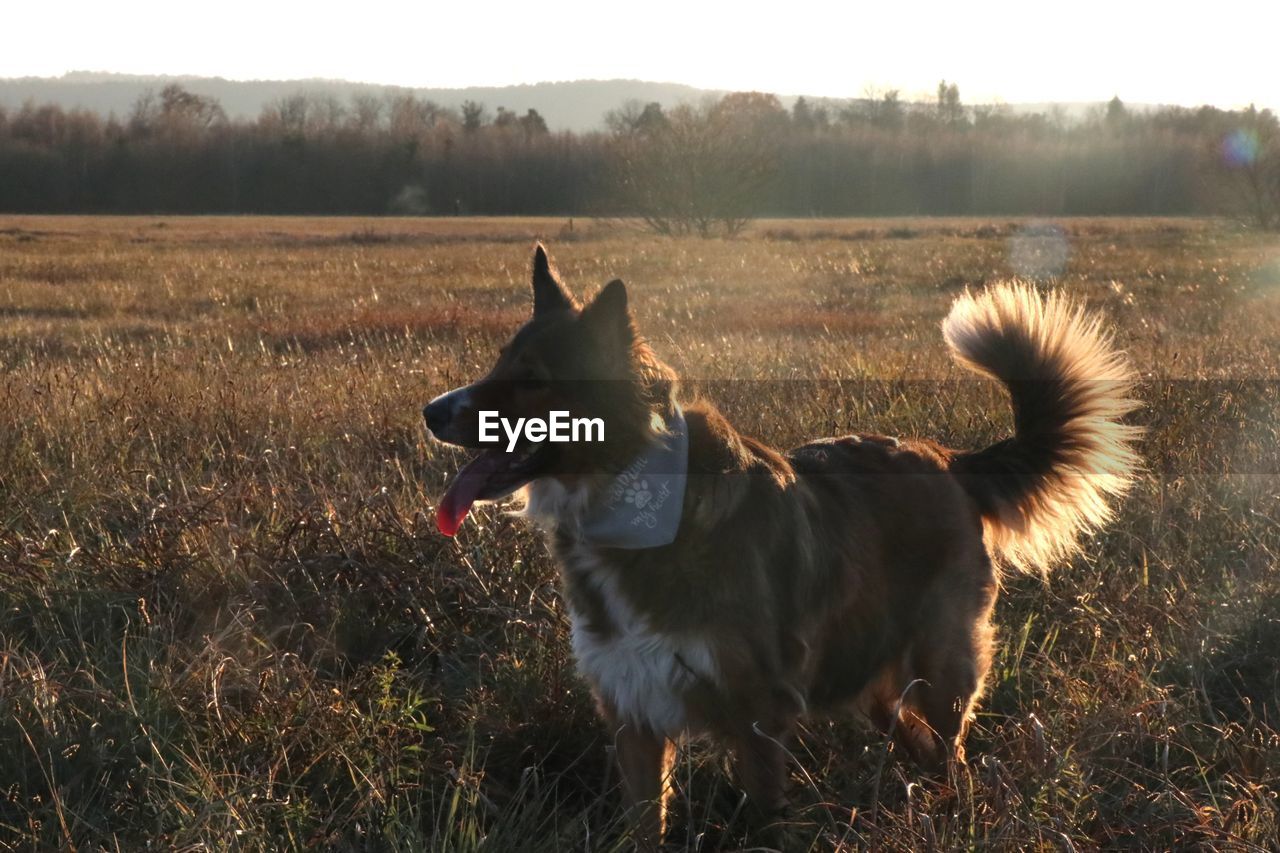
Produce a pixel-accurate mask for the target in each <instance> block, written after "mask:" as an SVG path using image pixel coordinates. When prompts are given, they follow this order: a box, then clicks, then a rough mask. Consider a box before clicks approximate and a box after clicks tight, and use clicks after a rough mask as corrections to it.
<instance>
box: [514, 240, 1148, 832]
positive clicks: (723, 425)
mask: <svg viewBox="0 0 1280 853" xmlns="http://www.w3.org/2000/svg"><path fill="white" fill-rule="evenodd" d="M538 257H539V258H540V260H535V275H534V282H535V292H538V293H539V300H540V304H541V305H542V306H543V307H541V308H540V309H539V311H537V312H535V316H534V318H533V320H531V321H530V323H529V324H527V325H526V327H525V328H524V329H523V330H521V332H520V333H519V335H517V337H516V338H515V339H514V340H513V343H512V344H511V345H509V346H508V348H507V349H505V350H504V355H503V357H502V359H501V360H500V362H499V367H498V368H495V371H494V374H492V375H491V377H490V379H500V378H502V375H503V372H504V370H508V369H509V368H504V367H503V365H507V364H515V363H519V364H522V365H526V366H525V367H521V368H520V369H521V370H528V369H534V370H537V371H540V375H542V374H549V375H550V376H551V380H550V385H549V387H550V389H551V390H550V391H548V392H547V393H556V389H558V388H560V387H561V386H560V385H558V384H557V378H559V377H565V378H571V379H573V380H581V379H590V380H601V381H604V384H603V385H602V387H601V390H598V391H592V392H589V393H587V392H583V395H582V396H581V397H580V398H578V399H575V400H572V401H570V402H569V403H565V404H564V405H567V406H569V407H571V408H573V409H574V410H575V411H580V412H590V413H598V414H602V415H603V416H604V417H605V418H606V423H607V424H608V426H607V428H606V437H607V436H608V435H609V434H610V433H609V432H608V430H610V429H615V428H616V429H615V433H614V434H616V435H617V436H618V438H617V439H616V440H615V441H612V442H608V443H607V444H606V446H604V447H597V448H592V449H583V451H582V453H583V455H582V456H580V457H575V456H574V455H573V452H572V451H568V452H567V455H562V456H561V457H559V458H558V461H557V463H556V467H554V468H549V469H548V470H547V471H545V472H542V474H541V476H539V477H538V478H537V479H536V480H534V482H533V483H532V484H531V485H530V486H529V487H528V493H527V500H528V513H529V514H530V515H531V516H532V517H534V518H535V519H536V520H538V521H539V522H540V523H541V524H542V525H543V526H544V527H545V528H546V529H547V531H548V538H549V542H550V544H551V547H552V549H553V551H554V552H555V555H556V557H557V561H558V562H559V564H560V567H561V573H562V580H563V586H564V595H565V601H566V605H567V607H568V610H569V612H570V616H571V618H572V620H573V638H574V648H575V653H576V654H577V656H578V660H579V666H580V669H581V670H582V671H583V674H584V675H585V676H586V677H587V679H588V681H589V682H591V684H592V687H593V689H594V690H595V693H596V696H597V698H598V700H599V703H600V706H601V710H602V712H603V715H604V717H605V719H606V721H607V722H608V725H609V726H610V731H611V733H612V734H613V735H614V738H615V745H616V748H617V752H618V760H619V766H620V768H621V770H622V776H623V783H624V785H623V787H624V792H625V793H626V795H627V799H628V801H629V802H631V803H633V804H634V808H635V810H636V811H635V814H636V820H637V833H638V837H639V838H640V839H641V840H642V842H644V843H646V844H652V843H654V842H655V841H656V839H658V838H659V837H660V836H661V833H662V830H663V826H664V813H665V802H666V801H667V799H668V797H669V792H670V785H669V780H668V779H666V778H665V777H666V774H667V773H669V770H670V763H671V743H672V742H674V741H675V740H677V739H678V738H679V737H681V736H682V735H684V734H687V733H695V734H708V735H711V736H713V737H715V738H718V739H720V740H721V741H722V742H724V743H726V744H727V745H729V746H730V747H731V748H732V749H733V751H734V752H735V754H736V755H737V760H738V765H737V766H738V777H739V780H740V781H741V783H742V785H743V786H744V788H745V789H746V791H747V793H748V795H749V798H750V799H751V800H752V801H754V802H755V803H756V805H757V806H758V807H760V808H761V809H763V810H764V811H766V812H767V811H772V810H775V809H778V808H780V807H781V806H782V805H783V803H784V802H785V782H786V771H785V756H786V752H785V743H786V740H787V737H788V736H789V734H790V733H791V731H792V730H793V728H794V726H795V724H796V721H797V720H798V719H799V718H800V716H801V715H803V714H805V713H810V712H814V711H826V712H830V711H837V710H840V709H842V708H854V707H856V708H858V709H860V710H861V711H862V712H863V713H865V714H866V716H867V717H868V718H870V719H871V720H872V721H873V722H874V723H875V724H877V725H878V726H880V727H881V728H882V729H883V730H885V731H886V732H888V731H892V732H893V734H894V737H895V738H896V739H897V740H898V742H899V743H900V744H901V745H902V747H903V748H904V749H906V750H907V751H908V752H909V753H910V754H911V755H912V756H914V757H915V758H916V759H917V760H918V761H920V762H921V763H923V764H925V765H928V766H931V767H939V768H940V767H944V766H946V764H947V763H948V762H950V761H953V760H963V756H964V753H963V741H964V736H965V732H966V729H967V727H968V725H969V721H970V719H971V718H972V713H973V708H974V705H975V703H976V701H977V700H978V698H979V696H980V695H981V692H982V689H983V683H984V680H985V678H986V675H987V671H988V669H989V666H990V662H991V653H992V642H993V628H992V626H991V612H992V609H993V607H994V604H995V600H996V593H997V588H998V582H997V581H998V578H997V573H996V570H995V568H994V565H993V560H992V557H993V556H999V557H1001V558H1003V559H1005V560H1007V561H1009V562H1011V563H1013V564H1014V565H1017V566H1021V567H1026V568H1031V567H1035V568H1040V569H1042V570H1045V569H1048V568H1049V567H1050V566H1051V565H1053V564H1054V563H1055V562H1057V561H1059V560H1061V559H1062V558H1063V557H1065V556H1066V555H1068V554H1069V553H1070V552H1071V551H1072V550H1074V549H1075V548H1076V547H1078V546H1077V544H1076V543H1077V539H1078V536H1079V535H1080V533H1081V532H1082V531H1085V530H1092V529H1096V528H1097V527H1099V526H1100V525H1102V524H1103V523H1105V522H1106V520H1107V519H1108V517H1109V514H1110V503H1109V502H1110V500H1111V499H1113V498H1115V497H1117V496H1119V495H1121V494H1123V492H1124V490H1125V488H1126V487H1127V486H1128V483H1129V480H1130V477H1131V472H1132V471H1133V469H1134V464H1135V457H1134V454H1133V451H1132V449H1131V444H1132V442H1133V440H1134V438H1135V436H1136V433H1135V431H1134V430H1133V428H1131V427H1127V426H1124V425H1123V424H1121V423H1120V422H1119V420H1118V419H1119V418H1120V417H1121V416H1122V415H1124V414H1125V413H1126V412H1127V411H1129V410H1130V409H1131V408H1132V407H1133V404H1132V403H1131V402H1130V400H1129V397H1128V383H1129V377H1130V374H1129V372H1128V369H1127V368H1126V367H1125V365H1124V363H1123V361H1122V359H1121V357H1120V356H1119V354H1117V353H1116V351H1115V350H1114V349H1113V348H1112V347H1111V344H1110V339H1109V338H1108V336H1107V335H1106V334H1105V333H1103V331H1102V330H1101V327H1100V325H1099V322H1098V321H1097V320H1096V319H1093V318H1090V317H1089V316H1087V315H1085V314H1084V313H1083V312H1082V311H1081V310H1080V309H1079V308H1078V307H1076V306H1074V305H1072V304H1071V303H1070V302H1069V301H1067V300H1066V299H1064V298H1063V297H1062V296H1060V295H1057V294H1051V295H1049V296H1048V297H1041V296H1039V295H1037V294H1036V293H1035V291H1034V290H1033V289H1032V288H1031V287H1029V286H1027V285H1022V284H1005V285H998V286H996V287H993V288H990V289H988V290H986V291H984V292H983V293H980V294H977V295H967V296H965V297H962V298H961V299H960V300H958V301H957V303H956V305H955V307H954V308H953V310H952V312H951V315H950V316H949V317H948V318H947V320H946V323H945V324H944V334H945V338H946V341H947V343H948V344H949V345H950V347H951V349H952V352H953V353H954V354H955V356H956V358H957V359H959V360H960V362H961V363H963V364H965V365H966V366H968V367H971V368H973V369H975V370H978V371H980V372H982V373H984V374H986V375H989V376H992V377H994V378H997V379H999V380H1000V381H1002V382H1003V383H1004V384H1005V385H1006V386H1007V387H1008V389H1009V393H1010V396H1011V399H1012V403H1013V408H1014V413H1015V425H1016V431H1015V434H1014V435H1013V436H1012V437H1011V438H1009V439H1007V440H1005V441H1003V442H1000V443H998V444H995V445H993V446H991V447H988V448H985V449H982V450H977V451H956V450H950V449H947V448H944V447H942V446H940V445H937V444H935V443H933V442H929V441H916V440H904V441H897V440H894V439H889V438H884V437H880V436H874V435H863V436H855V435H849V436H843V437H839V438H830V439H822V440H818V441H814V442H811V443H809V444H806V445H804V446H803V447H799V448H796V449H794V450H792V451H790V452H788V453H780V452H778V451H776V450H773V449H771V448H770V447H768V446H767V445H765V444H763V443H762V442H760V441H757V440H755V439H752V438H748V437H746V436H743V435H742V434H740V433H739V432H737V430H735V429H734V428H733V426H732V425H731V424H729V422H728V421H727V420H726V419H725V418H724V417H723V416H722V415H721V414H720V412H719V411H718V410H717V409H716V408H715V407H714V406H713V405H712V404H710V403H708V402H706V401H696V402H692V403H686V404H685V405H684V412H685V417H686V422H687V427H688V433H689V444H690V450H689V479H688V486H687V490H686V495H685V503H684V510H683V516H682V519H681V523H680V530H679V534H678V536H677V538H676V540H675V541H674V542H673V543H671V544H670V545H667V546H663V547H657V548H647V549H640V550H624V549H611V548H602V547H598V546H595V545H593V544H592V543H591V542H589V541H586V540H584V538H583V536H582V535H581V532H580V528H579V526H578V521H579V518H580V513H581V511H582V508H583V507H585V506H588V505H590V503H591V501H592V500H593V497H594V496H595V495H596V494H597V493H598V491H597V490H598V489H600V488H602V487H603V486H604V484H607V483H608V482H609V480H610V478H611V477H612V476H613V474H614V473H615V472H616V471H617V470H619V469H620V467H621V465H623V464H625V462H626V460H627V459H630V458H632V457H634V455H635V454H636V453H637V452H638V450H639V448H640V447H642V446H643V441H644V440H645V439H644V438H643V436H644V434H645V430H647V429H651V424H652V423H653V422H654V417H653V416H654V415H655V414H657V415H660V416H665V415H667V414H669V413H670V412H671V410H672V407H673V406H674V404H675V400H676V388H677V385H676V383H675V381H674V372H673V371H671V369H670V368H669V367H667V366H666V365H664V364H663V363H662V362H661V361H660V360H659V359H658V358H657V356H656V355H655V354H654V353H653V352H652V350H651V349H650V348H649V347H648V346H647V345H645V344H644V342H643V341H642V340H641V339H640V337H639V335H638V334H637V332H636V330H635V326H634V323H633V321H632V318H631V315H630V312H629V310H628V309H627V306H626V299H625V291H623V290H622V285H621V283H616V284H611V285H610V286H609V287H608V288H606V289H605V291H604V294H603V295H602V296H600V297H598V298H597V299H596V300H595V301H593V302H592V303H590V304H588V305H587V306H586V307H585V308H579V307H578V303H577V302H576V301H575V300H574V299H573V298H572V297H571V296H569V295H568V292H567V291H566V290H565V289H564V287H563V285H562V284H561V283H560V282H559V280H558V278H556V277H555V275H554V271H553V270H551V269H550V267H549V265H548V264H547V262H546V258H545V255H544V254H543V253H542V250H541V247H539V251H538ZM528 365H533V367H532V368H529V367H528ZM567 365H572V368H568V367H566V366H567ZM510 369H514V368H510ZM569 374H572V375H569ZM564 393H569V391H567V390H566V391H565V392H564ZM664 691H665V692H664Z"/></svg>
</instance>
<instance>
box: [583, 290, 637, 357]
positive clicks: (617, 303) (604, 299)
mask: <svg viewBox="0 0 1280 853" xmlns="http://www.w3.org/2000/svg"><path fill="white" fill-rule="evenodd" d="M582 322H583V323H584V324H586V326H587V327H588V328H590V329H591V330H592V331H594V332H596V333H597V334H600V335H602V336H604V337H606V338H608V339H611V340H621V341H624V342H630V341H631V340H632V338H634V336H635V335H634V332H633V327H632V325H631V312H630V310H628V308H627V286H626V285H625V284H623V283H622V279H618V278H615V279H614V280H613V281H611V282H609V283H608V284H606V285H605V286H604V289H603V290H601V291H600V292H599V293H598V294H596V298H595V299H593V300H591V304H590V305H588V306H587V307H586V308H583V309H582Z"/></svg>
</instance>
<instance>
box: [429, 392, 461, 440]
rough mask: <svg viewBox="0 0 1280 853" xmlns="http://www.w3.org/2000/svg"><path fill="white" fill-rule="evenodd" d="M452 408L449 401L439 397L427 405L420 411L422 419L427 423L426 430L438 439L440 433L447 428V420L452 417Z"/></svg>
mask: <svg viewBox="0 0 1280 853" xmlns="http://www.w3.org/2000/svg"><path fill="white" fill-rule="evenodd" d="M452 409H453V406H452V405H451V404H450V402H449V400H448V399H446V398H444V397H440V398H438V399H435V400H432V401H431V402H430V403H427V405H426V406H424V407H423V409H422V418H423V420H425V421H426V422H427V429H429V430H431V432H432V433H433V434H434V435H435V436H436V437H439V436H440V433H441V432H442V431H443V430H444V429H445V428H446V427H448V426H449V419H450V417H451V416H452V414H453V412H452Z"/></svg>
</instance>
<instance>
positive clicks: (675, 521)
mask: <svg viewBox="0 0 1280 853" xmlns="http://www.w3.org/2000/svg"><path fill="white" fill-rule="evenodd" d="M666 425H667V431H666V434H664V435H661V436H659V437H658V439H657V440H656V441H655V442H654V443H653V445H652V446H651V447H650V448H649V449H648V450H646V451H645V452H644V453H642V454H640V456H638V457H636V459H635V460H633V461H632V463H631V464H630V465H628V466H627V467H626V468H625V469H624V470H623V471H622V473H620V474H619V475H618V476H617V477H615V478H614V480H613V482H612V483H610V484H609V485H608V487H607V488H606V489H605V492H604V500H603V501H602V502H601V503H599V504H597V505H596V506H594V507H592V508H591V510H590V511H588V512H587V514H586V516H585V517H584V518H583V519H582V528H581V530H582V538H583V539H585V540H586V541H587V542H590V543H591V544H593V545H600V546H603V547H605V548H658V547H661V546H663V545H670V544H671V543H672V542H674V541H675V538H676V534H677V533H679V532H680V514H681V512H683V510H684V489H685V484H686V482H687V481H688V479H689V473H688V472H689V430H688V427H687V425H686V424H685V421H684V413H683V412H682V411H680V407H679V406H676V407H675V410H674V413H673V414H672V415H671V417H669V418H667V421H666Z"/></svg>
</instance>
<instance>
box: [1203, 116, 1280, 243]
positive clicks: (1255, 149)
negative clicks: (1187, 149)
mask: <svg viewBox="0 0 1280 853" xmlns="http://www.w3.org/2000/svg"><path fill="white" fill-rule="evenodd" d="M1242 117H1243V121H1242V122H1241V126H1240V127H1238V128H1236V129H1234V130H1232V131H1231V132H1230V133H1228V134H1227V135H1226V136H1225V137H1224V138H1223V140H1222V143H1221V145H1219V146H1218V147H1217V150H1215V151H1214V152H1213V155H1214V162H1215V164H1216V167H1217V171H1218V173H1219V175H1221V176H1222V178H1224V182H1223V185H1224V187H1225V189H1226V191H1227V195H1228V196H1229V197H1230V199H1231V202H1230V204H1231V206H1232V207H1234V208H1235V209H1236V210H1237V211H1239V212H1241V213H1243V214H1244V215H1245V217H1246V218H1247V219H1249V220H1250V221H1251V222H1252V223H1253V224H1254V225H1255V226H1257V227H1259V228H1263V229H1267V230H1280V121H1277V119H1276V116H1275V114H1274V113H1272V112H1271V111H1270V110H1258V109H1257V108H1255V107H1253V106H1250V107H1249V109H1248V110H1245V111H1244V112H1243V113H1242Z"/></svg>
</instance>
